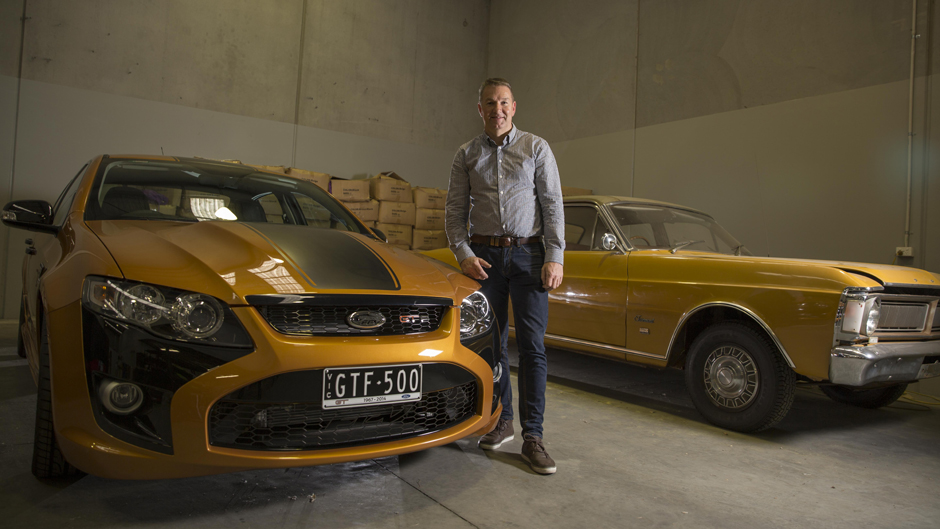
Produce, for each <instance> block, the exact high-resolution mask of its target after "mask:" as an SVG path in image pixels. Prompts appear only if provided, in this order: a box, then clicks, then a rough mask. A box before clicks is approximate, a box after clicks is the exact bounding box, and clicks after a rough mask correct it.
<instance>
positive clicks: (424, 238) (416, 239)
mask: <svg viewBox="0 0 940 529" xmlns="http://www.w3.org/2000/svg"><path fill="white" fill-rule="evenodd" d="M446 246H447V234H445V233H444V230H414V236H413V238H412V241H411V247H412V248H414V249H415V250H436V249H437V248H445V247H446Z"/></svg>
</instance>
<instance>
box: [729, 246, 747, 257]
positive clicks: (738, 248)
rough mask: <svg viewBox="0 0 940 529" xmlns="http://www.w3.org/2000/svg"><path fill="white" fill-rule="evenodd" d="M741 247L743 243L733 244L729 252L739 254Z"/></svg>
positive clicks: (742, 247)
mask: <svg viewBox="0 0 940 529" xmlns="http://www.w3.org/2000/svg"><path fill="white" fill-rule="evenodd" d="M743 249H744V245H743V244H739V245H737V246H735V247H734V248H732V249H731V252H732V254H733V255H741V250H743Z"/></svg>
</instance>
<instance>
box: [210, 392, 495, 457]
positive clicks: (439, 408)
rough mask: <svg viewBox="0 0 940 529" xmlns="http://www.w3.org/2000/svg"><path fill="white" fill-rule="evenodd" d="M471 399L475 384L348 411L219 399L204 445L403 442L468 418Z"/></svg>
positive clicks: (249, 447)
mask: <svg viewBox="0 0 940 529" xmlns="http://www.w3.org/2000/svg"><path fill="white" fill-rule="evenodd" d="M476 399H477V385H476V382H468V383H466V384H462V385H459V386H455V387H452V388H448V389H444V390H440V391H431V392H428V393H426V394H425V395H423V396H422V398H421V400H420V401H416V402H405V403H399V404H387V405H380V406H365V407H360V408H349V409H330V410H324V409H322V407H321V403H319V402H296V403H273V402H268V403H264V402H245V401H236V400H226V399H222V400H220V401H219V402H217V403H216V404H215V405H214V406H213V407H212V410H211V411H210V413H209V443H210V444H211V445H212V446H219V447H226V448H237V449H241V450H315V449H318V448H337V447H342V446H353V445H357V444H366V443H370V442H379V441H390V440H394V439H404V438H408V437H414V436H416V435H421V434H426V433H431V432H436V431H440V430H444V429H447V428H449V427H451V426H454V425H456V424H459V423H461V422H463V421H465V420H467V419H469V418H470V417H472V416H473V413H474V409H475V404H476Z"/></svg>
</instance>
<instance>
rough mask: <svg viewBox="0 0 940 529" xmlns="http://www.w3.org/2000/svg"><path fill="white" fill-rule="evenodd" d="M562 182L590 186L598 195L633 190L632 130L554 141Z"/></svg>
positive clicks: (624, 193)
mask: <svg viewBox="0 0 940 529" xmlns="http://www.w3.org/2000/svg"><path fill="white" fill-rule="evenodd" d="M551 147H552V152H554V153H555V160H556V161H557V162H558V172H559V174H560V175H561V185H563V186H571V187H582V188H586V189H590V190H592V191H593V192H594V194H595V195H618V196H619V195H622V196H629V195H630V193H631V192H632V191H631V189H632V184H633V181H632V175H633V131H632V130H625V131H623V132H614V133H611V134H604V135H602V136H593V137H590V138H580V139H577V140H571V141H560V142H555V143H552V144H551Z"/></svg>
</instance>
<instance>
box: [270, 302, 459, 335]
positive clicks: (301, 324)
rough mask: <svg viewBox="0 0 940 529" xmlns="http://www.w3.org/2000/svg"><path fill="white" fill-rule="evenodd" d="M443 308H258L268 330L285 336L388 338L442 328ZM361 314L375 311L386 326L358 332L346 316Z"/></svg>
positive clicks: (274, 306) (275, 306)
mask: <svg viewBox="0 0 940 529" xmlns="http://www.w3.org/2000/svg"><path fill="white" fill-rule="evenodd" d="M445 308H447V307H444V306H424V305H410V306H379V307H377V306H348V307H343V306H334V307H319V306H304V305H300V306H291V305H265V306H261V307H258V310H259V311H260V312H261V315H262V316H263V317H264V319H265V320H267V322H268V324H270V325H271V327H274V329H276V330H277V331H278V332H281V333H284V334H292V335H300V336H343V335H373V336H390V335H401V334H417V333H423V332H431V331H435V330H437V329H438V328H439V327H440V326H441V319H442V317H443V315H444V309H445ZM360 311H376V312H380V313H381V314H382V316H384V317H385V323H384V324H383V325H381V326H380V327H378V328H376V329H357V328H355V327H352V326H350V325H349V323H348V322H347V318H349V315H350V314H352V313H354V312H360Z"/></svg>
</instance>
